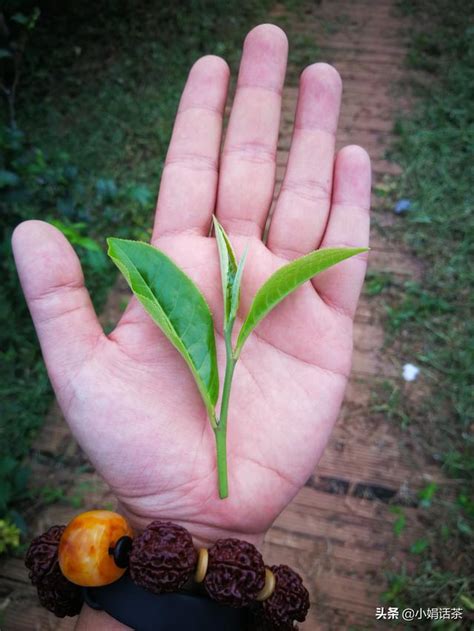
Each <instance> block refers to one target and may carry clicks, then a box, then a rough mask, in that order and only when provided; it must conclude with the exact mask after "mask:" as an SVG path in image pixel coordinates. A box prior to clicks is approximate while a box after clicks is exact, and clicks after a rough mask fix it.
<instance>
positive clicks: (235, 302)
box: [230, 246, 249, 320]
mask: <svg viewBox="0 0 474 631" xmlns="http://www.w3.org/2000/svg"><path fill="white" fill-rule="evenodd" d="M248 251H249V248H248V246H246V247H245V250H244V253H243V254H242V258H241V259H240V261H239V266H238V268H237V272H236V274H235V278H234V284H233V286H232V297H231V300H230V319H231V320H235V318H236V316H237V311H238V310H239V304H240V285H241V282H242V274H243V273H244V266H245V260H246V258H247V253H248Z"/></svg>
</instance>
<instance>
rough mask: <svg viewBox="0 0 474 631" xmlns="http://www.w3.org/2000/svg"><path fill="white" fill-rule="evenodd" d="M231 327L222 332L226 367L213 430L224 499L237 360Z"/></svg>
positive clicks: (220, 492) (220, 490)
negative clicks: (231, 404) (215, 425)
mask: <svg viewBox="0 0 474 631" xmlns="http://www.w3.org/2000/svg"><path fill="white" fill-rule="evenodd" d="M232 325H233V322H231V323H230V324H229V326H228V327H227V328H226V330H225V331H224V337H225V350H226V365H225V376H224V387H223V389H222V401H221V409H220V415H219V422H218V423H217V427H216V428H215V430H214V433H215V436H216V451H217V477H218V482H219V496H220V498H221V499H225V498H226V497H227V496H228V495H229V484H228V480H227V445H226V439H227V415H228V412H229V399H230V389H231V387H232V377H233V376H234V369H235V364H236V363H237V360H236V359H234V357H233V354H232Z"/></svg>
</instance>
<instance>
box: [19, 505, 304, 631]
mask: <svg viewBox="0 0 474 631" xmlns="http://www.w3.org/2000/svg"><path fill="white" fill-rule="evenodd" d="M25 565H26V567H27V568H28V570H29V577H30V580H31V582H32V583H33V585H35V586H36V588H37V590H38V597H39V600H40V603H41V604H42V605H43V606H44V607H45V608H46V609H48V610H49V611H51V612H53V613H54V614H55V615H56V616H58V617H64V616H75V615H77V614H78V613H79V612H80V610H81V607H82V604H83V601H84V594H83V589H82V588H83V587H100V586H105V585H109V584H111V583H113V582H115V581H117V580H119V579H120V578H121V577H122V576H123V575H124V574H125V572H127V571H128V572H129V574H130V578H131V580H132V581H133V582H134V583H135V584H136V585H138V586H140V587H142V588H144V589H146V590H148V591H150V592H152V593H154V594H163V593H169V592H177V591H178V590H180V589H182V588H183V587H184V585H185V584H186V583H188V582H189V580H190V579H191V578H193V579H194V582H195V583H196V584H201V585H202V586H203V587H204V590H205V591H206V593H207V595H208V596H209V597H210V598H212V599H213V600H215V601H217V602H219V603H221V604H223V605H227V606H229V607H249V609H250V611H251V613H252V616H253V618H254V620H255V625H254V626H253V627H252V628H255V629H257V628H261V629H265V630H266V631H267V630H268V631H270V630H272V629H274V630H279V631H286V630H288V631H289V630H293V629H295V628H297V627H296V621H299V622H303V621H304V620H305V618H306V614H307V612H308V609H309V594H308V591H307V590H306V588H305V587H304V585H303V582H302V580H301V577H300V576H299V575H298V574H297V573H296V572H294V571H293V570H292V569H291V568H289V567H288V566H286V565H278V566H276V565H274V566H272V567H266V566H265V564H264V562H263V558H262V555H261V554H260V552H259V551H258V550H257V548H256V547H255V546H254V545H252V544H251V543H248V542H247V541H241V540H239V539H219V540H218V541H216V542H215V543H214V545H212V546H211V547H210V548H209V549H206V548H200V549H199V550H196V549H195V548H194V545H193V540H192V538H191V535H190V534H189V532H188V531H187V530H186V529H185V528H183V527H182V526H178V525H176V524H173V523H171V522H163V521H153V522H152V523H151V524H149V525H148V527H147V528H146V529H145V530H144V531H143V532H142V533H141V534H140V535H138V536H136V537H133V532H132V529H131V528H130V526H129V525H128V523H127V521H126V520H125V519H124V518H123V517H122V516H121V515H118V514H117V513H113V512H111V511H103V510H96V511H89V512H87V513H82V514H81V515H78V516H77V517H75V518H74V519H73V520H72V521H71V522H70V523H69V524H68V525H67V526H52V527H51V528H49V530H47V531H46V532H45V533H43V534H42V535H40V536H38V537H36V538H35V539H33V541H32V542H31V545H30V547H29V549H28V552H27V554H26V559H25Z"/></svg>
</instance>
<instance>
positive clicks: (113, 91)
mask: <svg viewBox="0 0 474 631" xmlns="http://www.w3.org/2000/svg"><path fill="white" fill-rule="evenodd" d="M285 4H287V5H288V6H292V7H293V8H294V9H296V8H297V6H298V4H299V2H298V0H293V1H292V0H287V2H286V3H285ZM272 5H273V2H271V1H270V0H239V1H237V0H227V1H226V2H220V1H219V0H189V1H184V0H175V1H174V2H172V3H171V2H167V1H166V2H159V3H158V2H155V1H152V0H134V1H132V0H128V1H127V0H98V1H97V2H94V3H84V2H83V3H78V2H73V1H72V0H66V1H62V2H59V1H58V0H56V1H53V0H45V1H36V2H30V1H21V0H12V1H9V0H4V1H3V2H2V4H1V7H0V79H1V86H0V89H1V91H2V93H3V101H4V107H3V110H2V112H1V120H0V125H1V129H0V266H1V272H2V284H1V287H0V401H1V403H0V405H1V410H0V553H2V552H4V551H8V550H13V549H14V548H16V547H17V546H18V544H19V541H20V539H19V535H20V533H21V532H22V531H25V530H26V525H25V524H24V520H23V518H22V507H23V506H25V503H26V502H28V499H29V491H28V476H29V469H28V466H27V465H26V464H25V456H27V454H28V453H29V450H30V448H31V443H32V440H33V437H34V435H35V433H36V431H37V430H38V428H39V427H40V426H41V423H42V421H43V419H44V416H45V414H46V411H47V409H48V407H49V405H50V403H51V399H52V393H51V390H50V386H49V383H48V379H47V376H46V373H45V369H44V366H43V363H42V360H41V355H40V352H39V349H38V344H37V341H36V337H35V334H34V330H33V327H32V324H31V321H30V317H29V315H28V312H27V309H26V306H25V303H24V300H23V297H22V293H21V290H20V288H19V284H18V279H17V275H16V272H15V269H14V265H13V260H12V256H11V247H10V237H11V233H12V231H13V229H14V227H15V225H17V223H19V222H20V221H21V220H23V219H27V218H32V217H35V218H41V219H46V220H48V221H53V222H54V223H55V225H56V226H58V227H59V228H60V229H61V230H62V231H63V232H64V233H65V234H66V236H67V237H68V239H69V240H70V241H71V242H72V244H73V245H74V247H75V248H76V251H77V252H78V255H79V256H80V258H81V261H82V263H83V266H84V270H85V275H86V282H87V285H88V287H89V289H90V291H91V294H92V297H93V299H94V302H95V305H96V308H98V309H100V306H101V304H103V301H104V298H105V296H106V293H107V289H108V288H109V287H110V285H111V284H112V282H113V281H114V279H115V274H114V272H113V270H112V267H111V266H110V265H109V264H108V262H107V260H106V257H105V254H104V237H105V236H106V235H110V234H114V235H117V236H127V237H135V238H146V236H147V234H148V231H149V226H150V221H151V216H152V211H153V207H154V201H155V196H156V188H157V184H158V182H159V177H160V173H161V168H162V163H163V159H164V156H165V152H166V148H167V144H168V141H169V137H170V132H171V128H172V122H173V118H174V114H175V110H176V106H177V103H178V99H179V95H180V91H181V89H182V85H183V83H184V80H185V77H186V75H187V72H188V70H189V66H190V65H191V64H192V63H193V61H195V60H196V59H197V58H198V57H199V56H200V55H202V54H205V53H208V52H213V53H215V54H219V55H222V56H224V57H225V58H226V59H227V60H228V61H229V62H230V64H231V65H233V66H234V67H235V65H236V63H237V60H238V56H239V54H240V46H241V43H242V39H243V37H244V34H245V32H246V30H247V29H248V28H249V26H251V25H253V24H255V23H256V22H258V21H259V20H260V19H265V18H266V16H267V15H268V10H269V8H270V7H271V6H272ZM399 6H400V9H401V10H403V11H405V12H409V13H411V14H413V15H414V16H415V19H414V24H416V25H417V28H416V30H415V31H414V32H413V35H412V45H411V48H410V51H409V55H408V58H407V63H408V64H409V65H410V66H411V67H414V68H416V69H420V70H422V71H423V72H424V75H423V76H424V80H423V81H422V82H421V83H420V84H418V85H417V86H416V93H417V97H418V103H419V105H418V106H417V108H416V110H415V111H414V112H413V113H412V114H411V115H410V117H406V118H404V119H403V120H400V121H399V122H398V123H397V127H396V131H397V133H398V142H397V144H396V146H395V147H394V148H393V154H394V156H395V158H396V159H397V161H399V162H400V164H401V165H402V166H403V168H404V172H403V175H402V176H401V178H399V179H397V181H396V182H395V183H394V193H393V194H394V196H396V198H400V197H401V196H404V197H406V198H409V199H410V200H411V204H412V206H411V208H412V209H411V211H410V212H408V213H406V216H404V217H403V221H400V222H398V223H397V225H396V226H395V227H394V228H393V234H392V235H391V238H392V239H400V240H404V241H405V242H406V243H407V244H408V245H409V247H410V249H411V250H413V252H414V253H415V254H416V255H417V256H418V257H419V260H420V261H422V262H423V265H424V266H425V273H424V276H423V282H422V283H413V282H408V283H406V285H404V286H403V287H392V286H390V279H387V278H383V279H380V278H372V279H370V280H369V284H368V286H367V290H368V291H369V292H372V293H380V292H382V291H386V296H387V299H386V310H387V317H386V326H387V339H388V341H389V342H390V343H391V344H392V347H393V348H394V349H396V350H397V353H398V352H403V349H404V348H407V349H408V348H409V349H410V351H411V353H410V354H411V355H413V350H414V351H415V352H416V359H417V362H418V364H419V365H420V366H421V367H422V369H423V370H424V372H425V373H426V374H427V375H428V376H429V382H430V386H431V387H430V393H429V395H428V396H426V397H424V398H420V399H418V400H416V401H411V400H406V399H404V398H403V397H401V396H398V395H399V393H398V392H397V391H396V390H394V389H393V388H390V387H389V388H388V391H387V397H386V400H385V402H384V403H383V405H382V406H381V409H382V410H383V412H384V414H386V415H387V417H391V416H394V417H396V418H399V419H401V420H402V424H403V427H407V428H409V431H410V432H411V433H412V436H413V440H414V441H415V442H416V444H417V445H419V446H420V449H421V450H422V451H423V454H424V455H425V456H427V457H428V458H430V459H433V460H434V461H436V462H437V463H438V464H439V465H440V466H441V467H443V469H444V471H445V472H446V474H447V475H448V476H450V477H451V479H452V481H453V482H452V485H449V490H448V491H443V490H442V489H439V488H437V486H436V485H434V486H433V485H431V486H429V487H427V489H425V491H424V495H423V497H420V502H421V506H422V508H424V509H425V512H424V514H423V519H424V520H425V521H424V523H425V525H426V536H425V537H423V538H422V539H420V540H419V541H417V542H414V544H413V549H412V554H413V555H414V556H416V558H417V559H418V564H417V567H418V569H417V571H416V572H415V573H413V572H410V573H409V574H408V573H406V572H405V571H397V572H396V573H392V574H391V576H390V589H389V591H388V592H387V594H386V599H387V601H388V602H389V603H390V604H393V603H395V602H397V603H399V604H400V605H405V606H413V607H415V606H418V607H426V604H427V603H436V604H437V605H438V604H439V606H442V605H445V606H452V603H455V602H462V603H463V605H462V606H464V607H466V608H467V609H474V602H473V597H472V594H473V585H472V581H473V574H474V569H473V558H474V546H473V541H474V533H473V529H474V498H473V478H474V450H473V431H472V430H473V425H472V424H473V418H474V414H473V413H474V409H473V408H474V402H473V394H472V384H473V383H474V374H473V373H474V368H473V366H474V348H473V338H474V336H473V334H474V324H473V317H472V315H473V312H474V311H473V298H472V280H473V272H472V263H471V264H470V263H469V262H470V261H472V260H473V254H474V252H473V250H474V213H473V208H474V171H473V164H474V106H473V103H474V26H473V24H474V2H473V1H472V0H468V1H467V2H466V1H461V0H432V1H428V0H410V1H408V0H401V2H400V3H399ZM283 26H285V24H283ZM286 26H287V25H286ZM292 43H293V48H292V55H293V61H294V63H295V65H296V66H298V67H299V68H302V67H303V66H304V65H305V64H306V63H308V62H309V61H312V60H313V59H314V58H315V56H316V52H317V49H316V48H315V44H314V41H313V40H312V39H311V38H309V39H308V38H307V37H306V38H305V37H304V36H302V35H295V36H294V37H293V38H292ZM426 76H428V77H429V79H428V80H426ZM402 332H403V335H402ZM399 356H401V355H399ZM379 407H380V406H379ZM395 523H396V527H397V528H399V529H403V524H404V520H403V514H400V515H398V516H397V518H396V522H395ZM460 599H461V600H460ZM463 599H464V600H463ZM439 628H440V629H441V628H442V629H455V628H458V627H455V626H453V627H449V626H443V627H442V626H439Z"/></svg>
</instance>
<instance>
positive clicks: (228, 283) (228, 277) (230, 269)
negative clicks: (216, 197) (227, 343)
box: [213, 217, 237, 328]
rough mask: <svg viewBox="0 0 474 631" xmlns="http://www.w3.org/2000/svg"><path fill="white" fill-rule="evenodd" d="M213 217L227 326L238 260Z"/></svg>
mask: <svg viewBox="0 0 474 631" xmlns="http://www.w3.org/2000/svg"><path fill="white" fill-rule="evenodd" d="M213 219H214V229H215V233H216V241H217V249H218V250H219V260H220V265H221V279H222V296H223V298H224V328H226V327H227V325H228V324H229V321H230V319H231V317H230V313H231V304H232V288H233V285H234V280H235V277H236V274H237V260H236V258H235V254H234V250H233V249H232V245H231V243H230V241H229V237H228V236H227V234H226V233H225V230H224V228H223V227H222V226H221V224H220V223H219V222H218V221H217V219H216V218H215V217H214V218H213Z"/></svg>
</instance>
